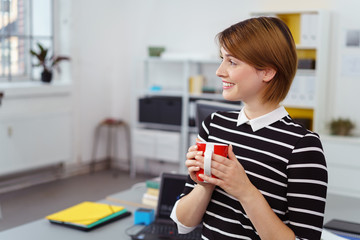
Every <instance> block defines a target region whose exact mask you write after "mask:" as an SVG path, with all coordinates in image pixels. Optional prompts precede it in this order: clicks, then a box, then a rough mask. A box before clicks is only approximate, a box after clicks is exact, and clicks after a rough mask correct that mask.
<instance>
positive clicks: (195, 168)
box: [188, 166, 200, 174]
mask: <svg viewBox="0 0 360 240" xmlns="http://www.w3.org/2000/svg"><path fill="white" fill-rule="evenodd" d="M199 170H200V167H196V166H193V167H189V168H188V171H189V173H190V174H195V172H197V171H199Z"/></svg>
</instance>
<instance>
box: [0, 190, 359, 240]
mask: <svg viewBox="0 0 360 240" xmlns="http://www.w3.org/2000/svg"><path fill="white" fill-rule="evenodd" d="M145 191H146V187H145V186H140V187H135V188H132V189H129V190H126V191H122V192H120V193H116V194H113V195H110V196H109V197H108V198H106V199H119V200H123V201H122V203H120V202H118V203H116V202H115V201H109V200H106V199H103V200H101V201H99V202H103V203H108V204H114V205H121V206H124V207H126V208H127V209H128V210H129V211H131V212H132V213H134V212H135V210H136V209H137V208H138V207H139V206H137V205H136V204H140V203H141V198H142V195H143V193H144V192H145ZM124 202H129V204H124ZM359 203H360V199H358V198H350V197H344V196H340V195H333V194H329V195H328V199H327V204H326V212H325V222H327V221H329V220H330V219H333V218H337V219H342V220H349V221H353V222H358V223H359V222H360V208H359ZM133 223H134V216H133V215H132V216H131V217H127V218H124V219H121V220H119V221H116V222H113V223H110V224H108V225H105V226H102V227H100V228H98V229H94V230H93V231H90V232H82V231H78V230H75V229H71V228H66V227H62V226H57V225H53V224H50V223H49V221H48V220H46V219H45V218H43V219H40V220H37V221H34V222H30V223H28V224H24V225H22V226H18V227H15V228H12V229H9V230H5V231H3V232H0V239H1V240H18V239H19V240H20V239H30V240H35V239H36V240H49V239H51V240H64V239H65V240H99V239H109V240H129V239H131V238H130V237H129V236H128V235H127V234H126V233H125V230H126V229H128V228H129V227H131V226H133Z"/></svg>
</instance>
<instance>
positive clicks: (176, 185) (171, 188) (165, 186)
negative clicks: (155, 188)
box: [156, 173, 187, 220]
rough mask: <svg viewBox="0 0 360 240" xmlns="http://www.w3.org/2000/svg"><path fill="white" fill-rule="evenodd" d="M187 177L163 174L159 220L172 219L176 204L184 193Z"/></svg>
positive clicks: (158, 211) (158, 208) (158, 207)
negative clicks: (171, 215)
mask: <svg viewBox="0 0 360 240" xmlns="http://www.w3.org/2000/svg"><path fill="white" fill-rule="evenodd" d="M186 178H187V175H183V174H173V173H163V174H162V177H161V185H160V192H159V200H158V201H159V202H158V206H157V213H156V216H157V218H158V219H163V220H165V219H166V220H168V219H170V214H171V211H172V209H173V207H174V204H175V202H176V201H177V199H178V198H179V196H180V194H181V193H182V192H183V190H184V187H185V183H186Z"/></svg>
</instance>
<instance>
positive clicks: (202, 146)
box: [196, 142, 228, 182]
mask: <svg viewBox="0 0 360 240" xmlns="http://www.w3.org/2000/svg"><path fill="white" fill-rule="evenodd" d="M196 145H197V147H198V151H202V152H203V154H202V155H203V156H204V169H200V170H199V171H197V172H196V177H197V179H198V180H199V181H200V182H204V180H203V179H202V178H200V177H199V174H204V175H207V176H211V177H216V176H214V175H212V174H211V159H212V155H213V153H214V154H216V155H221V156H223V157H227V155H228V145H226V144H222V143H212V142H197V143H196ZM205 182H206V181H205Z"/></svg>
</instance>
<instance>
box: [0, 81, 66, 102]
mask: <svg viewBox="0 0 360 240" xmlns="http://www.w3.org/2000/svg"><path fill="white" fill-rule="evenodd" d="M0 92H3V93H4V98H23V97H25V98H27V97H38V96H54V95H70V94H71V92H72V84H71V83H70V82H61V81H53V82H52V83H50V84H47V83H42V82H18V83H0Z"/></svg>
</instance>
